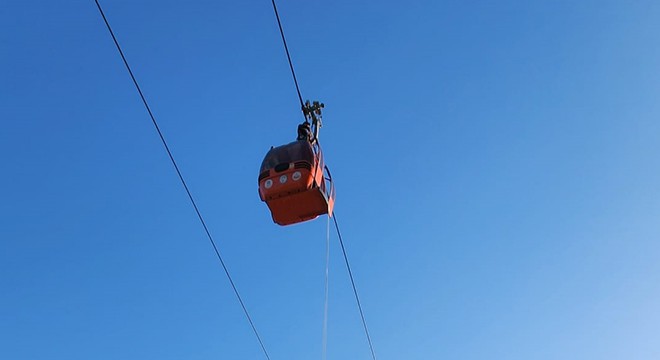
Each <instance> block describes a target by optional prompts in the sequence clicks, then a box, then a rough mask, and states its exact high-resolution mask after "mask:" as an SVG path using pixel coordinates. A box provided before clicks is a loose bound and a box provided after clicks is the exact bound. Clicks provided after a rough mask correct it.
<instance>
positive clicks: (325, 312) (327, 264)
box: [321, 216, 330, 360]
mask: <svg viewBox="0 0 660 360" xmlns="http://www.w3.org/2000/svg"><path fill="white" fill-rule="evenodd" d="M329 270H330V216H328V222H327V226H326V230H325V302H324V305H323V353H322V356H321V360H326V358H327V353H328V293H329V292H328V273H329Z"/></svg>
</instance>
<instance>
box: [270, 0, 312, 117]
mask: <svg viewBox="0 0 660 360" xmlns="http://www.w3.org/2000/svg"><path fill="white" fill-rule="evenodd" d="M271 2H272V3H273V10H274V11H275V17H276V18H277V26H279V28H280V35H282V43H283V44H284V51H286V58H287V59H288V60H289V68H291V75H292V76H293V83H294V84H296V91H297V92H298V100H300V108H301V109H303V108H304V107H305V104H304V103H303V98H302V95H301V94H300V86H298V79H297V78H296V72H295V70H293V62H292V61H291V55H290V54H289V47H288V46H287V44H286V38H285V37H284V30H283V29H282V22H281V21H280V14H279V13H278V12H277V5H275V0H271ZM303 115H304V112H303ZM305 120H307V117H305Z"/></svg>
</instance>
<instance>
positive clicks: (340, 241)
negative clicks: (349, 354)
mask: <svg viewBox="0 0 660 360" xmlns="http://www.w3.org/2000/svg"><path fill="white" fill-rule="evenodd" d="M332 219H333V220H334V222H335V229H336V230H337V236H338V237H339V244H340V245H341V251H342V253H343V254H344V261H345V262H346V268H347V269H348V276H349V277H350V278H351V285H353V294H355V301H356V302H357V306H358V309H359V310H360V318H361V319H362V326H364V333H365V334H366V335H367V341H368V342H369V349H370V350H371V358H372V359H373V360H376V353H375V352H374V346H373V344H372V343H371V336H369V329H368V328H367V321H366V320H365V319H364V312H363V311H362V304H360V297H359V296H358V293H357V288H356V287H355V280H354V279H353V272H352V271H351V265H350V264H349V263H348V256H347V255H346V248H345V247H344V240H342V237H341V232H340V231H339V225H338V224H337V214H335V213H333V214H332Z"/></svg>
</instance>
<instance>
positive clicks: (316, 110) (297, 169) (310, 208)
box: [259, 102, 335, 225]
mask: <svg viewBox="0 0 660 360" xmlns="http://www.w3.org/2000/svg"><path fill="white" fill-rule="evenodd" d="M322 107H323V104H319V103H318V102H314V104H313V105H309V102H307V103H306V106H305V108H303V111H304V112H305V116H306V117H309V118H311V120H312V127H313V128H314V131H313V132H312V131H311V129H310V125H309V122H307V121H305V123H303V124H301V125H300V126H298V139H297V140H296V141H294V142H292V143H289V144H286V145H282V146H278V147H273V148H271V149H270V151H268V153H267V154H266V157H265V158H264V160H263V162H262V163H261V169H260V170H259V197H260V198H261V200H262V201H265V202H266V204H267V205H268V208H269V209H270V212H271V215H272V217H273V221H274V222H275V223H277V224H279V225H291V224H296V223H299V222H303V221H307V220H312V219H315V218H316V217H318V216H319V215H323V214H328V215H329V216H332V209H333V207H334V202H335V191H334V185H333V183H332V177H331V175H330V171H329V170H328V167H327V166H325V164H324V162H323V152H322V151H321V146H320V145H319V142H318V129H319V127H320V126H321V123H320V115H321V110H320V109H321V108H322Z"/></svg>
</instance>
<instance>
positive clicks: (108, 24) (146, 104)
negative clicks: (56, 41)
mask: <svg viewBox="0 0 660 360" xmlns="http://www.w3.org/2000/svg"><path fill="white" fill-rule="evenodd" d="M94 2H96V7H98V9H99V12H100V13H101V17H103V21H104V22H105V25H106V26H107V28H108V31H109V32H110V36H112V40H113V41H114V43H115V46H116V47H117V50H118V51H119V55H121V59H122V60H123V61H124V65H125V66H126V70H128V74H129V75H130V76H131V79H132V80H133V84H134V85H135V88H136V89H137V91H138V93H139V94H140V98H141V99H142V103H143V104H144V107H145V108H146V109H147V112H148V113H149V117H150V118H151V122H152V123H153V125H154V127H155V128H156V132H158V136H159V137H160V141H161V142H162V143H163V146H164V147H165V151H167V155H168V156H169V158H170V161H171V162H172V165H174V169H175V170H176V173H177V175H178V176H179V180H181V184H182V185H183V188H184V189H185V190H186V194H188V199H190V203H191V204H192V206H193V208H194V209H195V213H196V214H197V217H198V218H199V221H200V222H201V223H202V227H203V228H204V232H206V236H207V237H208V239H209V241H210V242H211V246H213V250H214V251H215V255H216V256H217V258H218V260H220V264H221V265H222V269H223V270H224V271H225V275H227V279H228V280H229V283H230V284H231V287H232V289H233V290H234V294H235V295H236V298H237V299H238V302H239V303H240V304H241V308H243V313H245V317H246V318H247V320H248V322H249V323H250V326H251V327H252V331H253V332H254V335H255V336H256V337H257V340H258V341H259V345H260V346H261V350H262V351H263V353H264V355H265V356H266V359H268V360H270V357H269V356H268V352H267V351H266V347H265V346H264V343H263V341H261V337H260V336H259V333H258V332H257V328H256V327H255V325H254V322H253V321H252V317H250V314H249V313H248V310H247V308H246V307H245V303H244V302H243V298H241V295H240V294H239V293H238V289H237V288H236V285H235V284H234V280H233V279H232V277H231V275H230V274H229V269H228V268H227V265H226V264H225V261H224V260H223V259H222V256H221V255H220V251H219V250H218V246H217V245H216V243H215V241H214V240H213V236H211V232H210V231H209V229H208V226H207V225H206V221H204V218H203V217H202V213H201V212H200V211H199V208H198V207H197V203H196V202H195V199H194V198H193V196H192V193H191V192H190V189H189V188H188V185H187V184H186V180H185V179H184V178H183V175H182V173H181V170H179V166H178V165H177V163H176V161H175V160H174V156H173V155H172V152H171V151H170V147H169V146H168V145H167V142H166V141H165V137H164V136H163V133H162V132H161V130H160V127H159V126H158V123H157V122H156V118H155V117H154V115H153V113H152V111H151V108H150V107H149V104H148V103H147V100H146V98H145V97H144V94H143V93H142V90H141V88H140V85H139V84H138V82H137V80H136V79H135V76H134V75H133V71H132V70H131V67H130V66H129V65H128V61H127V60H126V57H125V56H124V52H123V51H122V49H121V46H119V42H118V41H117V38H116V37H115V33H114V32H113V31H112V28H111V27H110V23H109V22H108V19H107V18H106V17H105V13H104V12H103V9H102V8H101V4H99V1H98V0H94Z"/></svg>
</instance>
